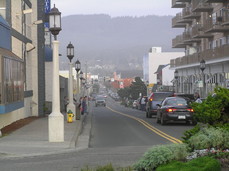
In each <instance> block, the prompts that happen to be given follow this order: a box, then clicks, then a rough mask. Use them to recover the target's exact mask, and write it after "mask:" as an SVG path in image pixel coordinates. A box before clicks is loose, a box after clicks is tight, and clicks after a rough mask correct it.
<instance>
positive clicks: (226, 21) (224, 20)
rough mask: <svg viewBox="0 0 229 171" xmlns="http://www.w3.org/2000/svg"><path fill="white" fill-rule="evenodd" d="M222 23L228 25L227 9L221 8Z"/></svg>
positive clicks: (228, 15) (228, 12)
mask: <svg viewBox="0 0 229 171" xmlns="http://www.w3.org/2000/svg"><path fill="white" fill-rule="evenodd" d="M222 25H229V10H223V21H222Z"/></svg>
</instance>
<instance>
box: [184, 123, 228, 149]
mask: <svg viewBox="0 0 229 171" xmlns="http://www.w3.org/2000/svg"><path fill="white" fill-rule="evenodd" d="M187 144H188V145H189V147H191V148H192V149H196V150H201V149H209V148H216V149H227V148H229V131H227V130H225V129H222V128H214V127H209V128H203V129H202V130H200V131H199V132H198V133H197V134H195V135H193V136H192V137H190V139H189V140H187Z"/></svg>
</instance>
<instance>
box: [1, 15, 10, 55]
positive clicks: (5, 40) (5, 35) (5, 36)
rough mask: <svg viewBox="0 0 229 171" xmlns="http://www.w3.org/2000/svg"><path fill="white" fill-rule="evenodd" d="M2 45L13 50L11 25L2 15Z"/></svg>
mask: <svg viewBox="0 0 229 171" xmlns="http://www.w3.org/2000/svg"><path fill="white" fill-rule="evenodd" d="M0 38H1V39H0V47H1V48H4V49H8V50H10V51H11V34H10V26H9V24H8V23H7V22H6V20H5V19H4V18H2V16H0Z"/></svg>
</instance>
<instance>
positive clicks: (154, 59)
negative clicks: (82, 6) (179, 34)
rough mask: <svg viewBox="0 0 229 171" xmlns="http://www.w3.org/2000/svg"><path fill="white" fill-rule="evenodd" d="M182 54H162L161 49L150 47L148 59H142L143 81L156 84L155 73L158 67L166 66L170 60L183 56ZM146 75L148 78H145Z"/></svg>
mask: <svg viewBox="0 0 229 171" xmlns="http://www.w3.org/2000/svg"><path fill="white" fill-rule="evenodd" d="M183 55H184V53H183V52H162V48H161V47H152V48H151V49H150V51H149V53H148V57H144V58H143V59H144V66H143V73H144V76H143V78H144V81H148V82H149V84H157V75H156V74H155V72H156V71H157V69H158V67H159V65H166V64H169V63H170V60H171V59H175V58H177V57H180V56H183ZM147 75H148V78H147Z"/></svg>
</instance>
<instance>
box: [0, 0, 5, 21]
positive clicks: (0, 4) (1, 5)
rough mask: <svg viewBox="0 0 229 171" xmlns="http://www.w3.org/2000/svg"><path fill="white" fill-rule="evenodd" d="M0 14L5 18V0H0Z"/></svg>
mask: <svg viewBox="0 0 229 171" xmlns="http://www.w3.org/2000/svg"><path fill="white" fill-rule="evenodd" d="M0 15H1V16H2V17H3V18H4V19H5V18H6V0H0Z"/></svg>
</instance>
